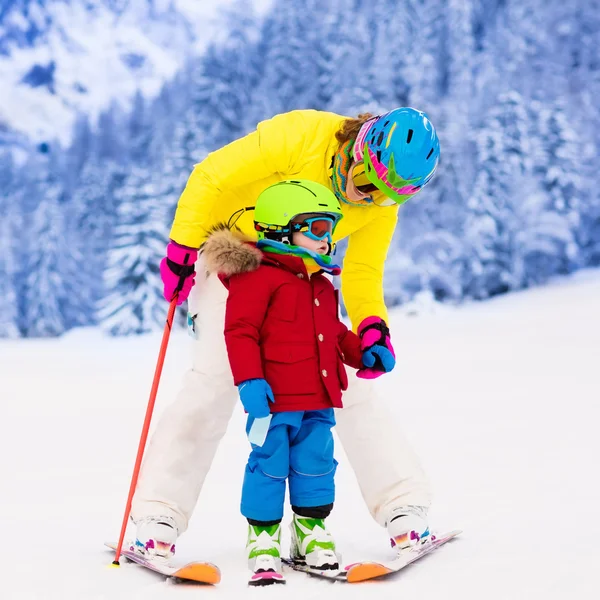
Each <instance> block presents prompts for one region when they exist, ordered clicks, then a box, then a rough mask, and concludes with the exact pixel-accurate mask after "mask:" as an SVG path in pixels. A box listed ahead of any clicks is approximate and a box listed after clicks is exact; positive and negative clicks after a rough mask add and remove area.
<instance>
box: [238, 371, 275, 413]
mask: <svg viewBox="0 0 600 600" xmlns="http://www.w3.org/2000/svg"><path fill="white" fill-rule="evenodd" d="M238 393H239V395H240V400H241V401H242V404H243V405H244V408H245V409H246V412H247V413H248V414H249V415H250V416H251V417H254V418H255V419H261V418H262V417H266V416H267V415H269V414H271V410H270V408H269V402H275V398H274V396H273V390H272V389H271V386H270V385H269V384H268V383H267V382H266V381H265V380H264V379H247V380H246V381H242V383H240V385H239V386H238Z"/></svg>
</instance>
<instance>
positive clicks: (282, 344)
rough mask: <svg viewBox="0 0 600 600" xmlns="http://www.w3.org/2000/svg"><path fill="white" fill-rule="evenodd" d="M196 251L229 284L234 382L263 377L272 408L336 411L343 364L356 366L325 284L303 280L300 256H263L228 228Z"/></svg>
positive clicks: (354, 339)
mask: <svg viewBox="0 0 600 600" xmlns="http://www.w3.org/2000/svg"><path fill="white" fill-rule="evenodd" d="M203 253H204V256H205V263H206V265H207V268H208V270H209V272H216V273H219V276H220V278H221V280H222V281H223V283H224V284H225V286H226V287H227V288H228V289H229V297H228V299H227V310H226V316H225V341H226V344H227V353H228V355H229V363H230V365H231V370H232V372H233V378H234V381H235V384H236V385H239V384H240V383H241V382H243V381H246V380H247V379H256V378H264V379H266V380H267V382H268V383H269V385H270V386H271V388H272V390H273V394H274V396H275V402H274V403H272V404H271V411H272V412H281V411H294V410H319V409H323V408H330V407H332V406H333V407H338V408H341V406H342V391H343V390H345V389H346V388H347V387H348V378H347V375H346V370H345V367H344V363H345V364H347V365H349V366H351V367H353V368H355V369H359V368H361V367H362V366H363V365H362V352H361V348H360V338H359V337H358V336H357V335H356V334H355V333H353V332H352V331H349V330H348V328H347V327H346V326H345V325H344V324H343V323H342V322H341V321H340V320H339V317H338V295H337V292H336V290H335V288H334V287H333V285H332V283H331V282H330V281H329V280H328V279H327V278H326V277H324V276H323V275H320V274H314V275H312V277H309V276H308V273H307V271H306V267H305V265H304V262H303V261H302V259H300V258H297V257H295V256H288V255H279V254H271V253H263V252H261V251H260V250H258V249H257V248H256V247H255V246H253V245H251V244H248V243H244V242H243V241H242V240H241V239H240V238H238V237H236V236H235V235H234V234H233V233H231V232H229V231H220V232H218V233H214V234H213V235H212V236H211V237H210V238H209V240H208V241H207V242H206V244H205V246H204V249H203Z"/></svg>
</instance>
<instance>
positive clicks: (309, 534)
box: [290, 513, 340, 571]
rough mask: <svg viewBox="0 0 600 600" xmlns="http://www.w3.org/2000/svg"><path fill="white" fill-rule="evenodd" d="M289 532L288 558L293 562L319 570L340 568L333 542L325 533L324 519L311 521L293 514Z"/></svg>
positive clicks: (329, 535) (328, 534) (327, 533)
mask: <svg viewBox="0 0 600 600" xmlns="http://www.w3.org/2000/svg"><path fill="white" fill-rule="evenodd" d="M290 530H291V532H292V542H291V547H290V558H291V559H292V560H293V561H294V562H297V563H301V564H302V563H304V564H306V565H307V566H309V567H311V568H314V569H320V570H332V571H336V570H338V569H339V568H340V558H339V557H338V555H337V554H336V552H335V542H334V541H333V538H332V537H331V534H330V533H329V531H327V527H326V525H325V521H324V519H311V518H308V517H301V516H299V515H297V514H295V513H294V518H293V520H292V522H291V524H290Z"/></svg>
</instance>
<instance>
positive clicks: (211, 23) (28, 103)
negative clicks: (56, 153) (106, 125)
mask: <svg viewBox="0 0 600 600" xmlns="http://www.w3.org/2000/svg"><path fill="white" fill-rule="evenodd" d="M232 2H233V0H218V1H214V2H204V1H202V2H201V1H200V0H177V1H176V2H175V3H174V6H175V8H176V10H172V8H171V2H165V1H163V2H155V3H154V5H153V6H151V3H148V2H147V1H146V0H144V1H143V2H139V1H138V2H131V3H129V4H128V5H127V7H126V10H125V11H124V12H123V13H122V14H120V15H117V14H115V13H114V12H112V11H111V10H110V9H109V8H108V7H107V6H106V5H105V4H104V3H103V2H100V1H96V2H87V3H80V2H73V3H68V4H65V3H63V2H61V1H54V2H48V3H47V5H46V6H45V8H44V10H45V11H47V13H48V16H49V17H50V18H51V19H52V23H53V24H52V26H51V28H50V29H49V30H48V31H47V33H45V34H44V35H43V36H41V37H40V38H38V40H36V42H35V44H34V45H33V46H32V47H25V48H19V47H17V46H16V45H13V47H11V52H10V55H9V56H0V82H2V83H1V87H2V92H1V93H0V127H1V126H2V125H3V124H5V125H6V126H8V127H10V128H13V129H15V130H17V131H19V132H22V133H24V134H26V135H28V136H30V137H31V138H32V139H34V140H48V139H54V138H58V139H59V140H61V141H62V142H64V143H66V142H68V140H69V139H70V137H71V133H72V131H71V128H72V124H73V121H74V119H75V117H76V116H77V114H78V113H81V112H83V113H87V114H89V115H90V116H91V118H92V120H94V119H95V118H96V117H97V116H98V114H99V113H100V112H101V111H102V110H104V109H106V108H108V106H109V105H110V103H111V101H116V102H118V103H121V104H124V105H127V104H128V102H129V101H130V100H131V98H132V97H133V96H134V94H135V93H136V91H137V90H138V89H139V90H141V91H142V92H143V93H144V94H145V95H147V96H153V95H155V94H157V93H158V92H159V91H160V88H161V86H162V84H163V83H164V82H165V81H166V80H168V79H170V78H171V77H173V76H174V75H175V73H176V72H177V71H178V69H179V68H181V67H182V66H183V64H184V63H185V61H186V59H187V58H188V57H189V56H191V55H192V54H201V53H202V52H203V51H204V49H205V48H206V46H207V45H208V44H209V43H210V42H211V41H212V40H214V39H216V38H217V37H218V36H219V35H221V34H222V32H221V31H220V30H221V29H222V24H221V19H220V14H221V11H222V10H223V9H224V8H227V7H229V6H230V5H231V4H232ZM254 3H255V4H256V10H257V12H258V14H264V13H265V12H266V10H267V9H268V7H269V5H270V0H254ZM254 3H253V4H254ZM33 7H35V5H33ZM35 9H36V11H40V10H41V9H40V8H37V7H35ZM31 18H33V13H32V15H31ZM43 19H44V15H43V14H42V13H41V12H40V14H39V19H38V20H40V23H41V24H42V25H43ZM5 25H6V26H12V27H16V28H20V29H22V30H26V29H27V26H28V22H27V20H26V19H24V18H23V16H22V15H21V14H20V13H19V12H18V11H17V9H15V10H14V11H13V12H12V13H10V17H8V18H7V22H6V23H5ZM3 29H4V27H3V25H2V24H1V23H0V34H2V30H3ZM132 55H133V56H134V57H135V60H136V61H138V62H139V63H140V64H139V66H138V65H136V66H131V65H130V64H128V62H127V57H128V56H132ZM51 61H54V62H55V63H56V71H55V86H54V87H55V89H54V91H52V92H51V91H49V90H48V89H47V88H46V87H37V88H32V87H30V86H29V85H28V84H25V83H22V79H23V77H24V76H25V75H26V74H27V73H28V72H29V71H30V70H31V68H32V67H33V66H34V65H40V66H42V67H44V68H45V67H47V66H48V65H49V64H50V63H51Z"/></svg>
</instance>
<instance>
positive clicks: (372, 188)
mask: <svg viewBox="0 0 600 600" xmlns="http://www.w3.org/2000/svg"><path fill="white" fill-rule="evenodd" d="M352 181H353V183H354V185H355V186H356V188H357V189H358V190H359V191H361V192H362V193H363V194H372V193H374V192H377V191H378V188H377V186H376V185H375V184H374V183H371V182H370V181H369V179H368V178H367V174H366V172H365V163H363V162H360V163H357V164H356V165H355V167H354V169H353V171H352Z"/></svg>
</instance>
